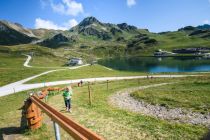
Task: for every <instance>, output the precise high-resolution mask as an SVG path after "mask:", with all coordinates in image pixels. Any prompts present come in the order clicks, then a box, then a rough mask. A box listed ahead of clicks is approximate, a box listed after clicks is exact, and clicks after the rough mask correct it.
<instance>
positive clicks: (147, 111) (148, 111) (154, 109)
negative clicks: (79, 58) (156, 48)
mask: <svg viewBox="0 0 210 140" xmlns="http://www.w3.org/2000/svg"><path fill="white" fill-rule="evenodd" d="M167 84H173V83H161V84H153V85H147V86H140V87H135V88H129V89H124V90H121V91H118V92H117V93H116V94H114V95H112V96H110V97H109V103H110V104H111V105H114V106H117V107H118V108H121V109H126V110H129V111H131V112H136V113H140V114H144V115H148V116H152V117H155V118H159V119H164V120H170V121H174V122H179V123H188V124H195V125H199V124H200V125H204V126H207V127H209V126H210V113H209V114H205V115H204V114H201V113H195V112H192V111H190V110H186V109H182V108H173V109H168V108H166V107H164V106H160V105H151V104H149V103H146V102H144V101H137V100H136V99H134V98H133V97H131V96H130V93H132V92H135V91H138V90H143V89H146V88H151V87H157V86H164V85H167Z"/></svg>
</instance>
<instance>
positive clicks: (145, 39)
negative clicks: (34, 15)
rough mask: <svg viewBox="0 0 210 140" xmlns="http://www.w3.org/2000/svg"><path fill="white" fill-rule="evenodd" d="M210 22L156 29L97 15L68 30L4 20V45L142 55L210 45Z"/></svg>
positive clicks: (0, 31) (0, 38)
mask: <svg viewBox="0 0 210 140" xmlns="http://www.w3.org/2000/svg"><path fill="white" fill-rule="evenodd" d="M209 41H210V25H207V24H205V25H200V26H197V27H193V26H186V27H183V28H180V29H178V30H177V31H173V32H170V31H169V32H162V33H152V32H149V30H148V29H139V28H137V27H135V26H132V25H128V24H127V23H120V24H112V23H103V22H101V21H99V20H98V19H96V18H95V17H87V18H85V19H83V20H82V21H81V22H80V23H79V24H78V25H77V26H75V27H73V28H71V29H69V30H66V31H61V30H48V29H27V28H24V27H23V26H22V25H21V24H18V23H11V22H8V21H0V45H16V44H27V43H33V44H38V45H41V46H44V47H48V48H59V47H65V48H66V47H68V48H72V49H79V50H80V51H87V50H88V51H91V52H92V53H93V54H95V55H99V56H100V57H101V56H102V57H107V56H118V55H120V56H121V55H123V56H125V55H127V54H129V55H138V54H147V53H151V52H154V51H155V50H159V49H164V48H165V49H169V51H171V50H172V49H176V48H180V47H181V48H192V47H195V48H196V47H199V48H200V47H210V43H209Z"/></svg>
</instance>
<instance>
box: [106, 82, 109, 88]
mask: <svg viewBox="0 0 210 140" xmlns="http://www.w3.org/2000/svg"><path fill="white" fill-rule="evenodd" d="M106 90H109V80H107V81H106Z"/></svg>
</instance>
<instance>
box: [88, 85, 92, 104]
mask: <svg viewBox="0 0 210 140" xmlns="http://www.w3.org/2000/svg"><path fill="white" fill-rule="evenodd" d="M88 94H89V104H90V105H92V97H91V92H90V82H88Z"/></svg>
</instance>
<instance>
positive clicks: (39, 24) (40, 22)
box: [35, 18, 78, 30]
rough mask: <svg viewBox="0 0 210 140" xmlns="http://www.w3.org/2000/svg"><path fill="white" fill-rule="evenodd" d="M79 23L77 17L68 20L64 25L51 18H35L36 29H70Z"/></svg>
mask: <svg viewBox="0 0 210 140" xmlns="http://www.w3.org/2000/svg"><path fill="white" fill-rule="evenodd" d="M77 24H78V22H77V21H76V20H75V19H71V20H69V21H68V22H66V23H63V25H62V26H59V25H57V24H55V23H54V22H52V21H50V20H44V19H41V18H37V19H36V20H35V28H36V29H39V28H44V29H54V30H68V29H70V28H71V27H74V26H76V25H77Z"/></svg>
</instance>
